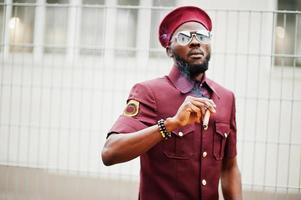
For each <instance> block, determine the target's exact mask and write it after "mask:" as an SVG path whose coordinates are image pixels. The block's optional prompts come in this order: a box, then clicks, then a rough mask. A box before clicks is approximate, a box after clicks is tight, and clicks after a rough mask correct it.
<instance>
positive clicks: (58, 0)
mask: <svg viewBox="0 0 301 200" xmlns="http://www.w3.org/2000/svg"><path fill="white" fill-rule="evenodd" d="M46 2H47V3H49V4H67V3H69V0H47V1H46Z"/></svg>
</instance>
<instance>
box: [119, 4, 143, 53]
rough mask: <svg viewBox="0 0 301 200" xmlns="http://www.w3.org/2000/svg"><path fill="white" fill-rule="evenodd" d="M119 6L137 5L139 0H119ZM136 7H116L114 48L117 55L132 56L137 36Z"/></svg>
mask: <svg viewBox="0 0 301 200" xmlns="http://www.w3.org/2000/svg"><path fill="white" fill-rule="evenodd" d="M118 5H121V6H137V5H139V0H119V1H118ZM137 17H138V9H137V8H127V7H121V8H118V9H117V20H116V28H115V49H116V51H115V52H116V54H117V55H125V56H134V55H135V48H136V36H137Z"/></svg>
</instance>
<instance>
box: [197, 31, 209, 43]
mask: <svg viewBox="0 0 301 200" xmlns="http://www.w3.org/2000/svg"><path fill="white" fill-rule="evenodd" d="M195 36H196V37H197V39H198V40H199V41H200V42H202V43H209V42H210V37H208V36H206V35H203V34H198V33H197V34H196V35H195Z"/></svg>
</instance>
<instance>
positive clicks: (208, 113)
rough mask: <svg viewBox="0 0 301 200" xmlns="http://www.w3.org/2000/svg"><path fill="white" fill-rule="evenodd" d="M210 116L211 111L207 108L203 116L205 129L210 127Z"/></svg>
mask: <svg viewBox="0 0 301 200" xmlns="http://www.w3.org/2000/svg"><path fill="white" fill-rule="evenodd" d="M209 118H210V111H209V110H206V112H205V115H204V118H203V128H204V130H207V129H208V123H209Z"/></svg>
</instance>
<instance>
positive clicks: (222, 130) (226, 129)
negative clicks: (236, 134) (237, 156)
mask: <svg viewBox="0 0 301 200" xmlns="http://www.w3.org/2000/svg"><path fill="white" fill-rule="evenodd" d="M229 134H230V125H229V124H228V123H224V122H215V133H214V134H213V135H214V136H213V140H214V141H213V155H214V157H215V159H216V160H222V159H223V158H224V151H225V145H226V140H227V137H228V136H229Z"/></svg>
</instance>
